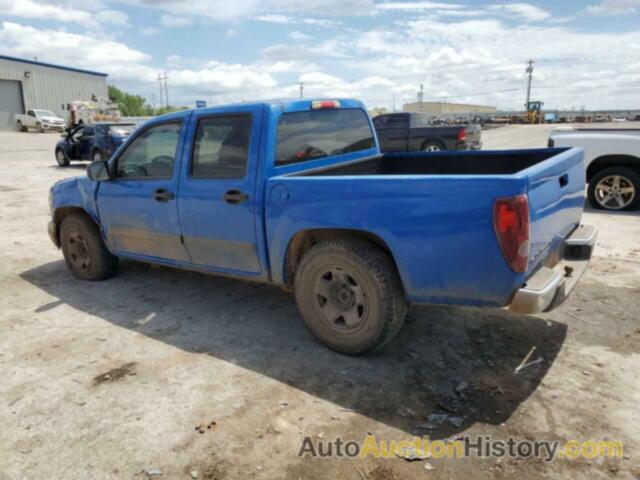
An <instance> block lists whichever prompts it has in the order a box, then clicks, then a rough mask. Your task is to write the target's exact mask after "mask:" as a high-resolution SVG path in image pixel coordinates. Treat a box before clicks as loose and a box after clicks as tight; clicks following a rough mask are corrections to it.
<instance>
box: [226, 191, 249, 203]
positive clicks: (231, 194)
mask: <svg viewBox="0 0 640 480" xmlns="http://www.w3.org/2000/svg"><path fill="white" fill-rule="evenodd" d="M222 198H224V200H225V202H227V203H230V204H231V205H237V204H239V203H242V202H246V201H247V200H249V195H247V194H246V193H242V192H241V191H240V190H229V191H228V192H227V193H225V194H224V195H223V196H222Z"/></svg>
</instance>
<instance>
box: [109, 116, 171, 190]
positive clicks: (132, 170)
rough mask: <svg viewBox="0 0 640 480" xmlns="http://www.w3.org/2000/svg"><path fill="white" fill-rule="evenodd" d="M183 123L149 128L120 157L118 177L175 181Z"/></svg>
mask: <svg viewBox="0 0 640 480" xmlns="http://www.w3.org/2000/svg"><path fill="white" fill-rule="evenodd" d="M181 126H182V124H181V123H166V124H162V125H156V126H155V127H151V128H148V129H146V130H145V131H144V132H142V133H141V134H140V135H138V136H137V137H136V138H135V140H133V142H132V143H131V144H130V145H129V146H128V147H127V149H126V150H125V151H124V152H122V155H120V157H119V158H118V168H117V173H116V175H117V176H118V177H128V178H145V177H146V178H171V177H172V176H173V170H174V166H175V163H176V151H177V149H178V139H179V137H180V128H181Z"/></svg>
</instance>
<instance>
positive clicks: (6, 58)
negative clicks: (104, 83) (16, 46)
mask: <svg viewBox="0 0 640 480" xmlns="http://www.w3.org/2000/svg"><path fill="white" fill-rule="evenodd" d="M0 60H10V61H12V62H20V63H27V64H29V65H39V66H41V67H49V68H57V69H59V70H67V71H68V72H77V73H86V74H88V75H96V76H99V77H106V76H108V74H107V73H102V72H94V71H91V70H83V69H81V68H73V67H64V66H62V65H55V64H53V63H45V62H37V61H35V60H27V59H25V58H17V57H10V56H8V55H0Z"/></svg>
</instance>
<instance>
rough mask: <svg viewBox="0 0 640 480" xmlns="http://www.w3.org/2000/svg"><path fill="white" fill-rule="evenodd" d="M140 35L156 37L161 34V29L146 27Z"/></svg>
mask: <svg viewBox="0 0 640 480" xmlns="http://www.w3.org/2000/svg"><path fill="white" fill-rule="evenodd" d="M140 33H142V35H144V36H146V37H148V36H151V35H156V34H158V33H160V29H159V28H156V27H145V28H143V29H142V30H141V31H140Z"/></svg>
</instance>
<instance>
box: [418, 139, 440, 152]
mask: <svg viewBox="0 0 640 480" xmlns="http://www.w3.org/2000/svg"><path fill="white" fill-rule="evenodd" d="M422 150H423V151H425V152H442V151H444V150H445V147H444V145H442V143H440V142H437V141H435V140H431V141H429V142H427V143H425V144H424V145H423V146H422Z"/></svg>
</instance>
